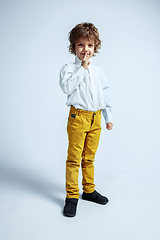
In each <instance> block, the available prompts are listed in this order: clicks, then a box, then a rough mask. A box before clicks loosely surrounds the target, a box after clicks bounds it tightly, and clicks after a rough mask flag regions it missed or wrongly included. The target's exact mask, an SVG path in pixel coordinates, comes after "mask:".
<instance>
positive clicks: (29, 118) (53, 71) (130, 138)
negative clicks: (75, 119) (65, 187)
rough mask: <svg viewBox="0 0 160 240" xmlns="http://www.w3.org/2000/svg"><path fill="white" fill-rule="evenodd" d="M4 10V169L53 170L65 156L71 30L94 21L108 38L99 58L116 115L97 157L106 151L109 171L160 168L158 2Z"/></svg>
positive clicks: (16, 4) (0, 81)
mask: <svg viewBox="0 0 160 240" xmlns="http://www.w3.org/2000/svg"><path fill="white" fill-rule="evenodd" d="M0 9H1V10H0V11H1V14H0V18H1V21H0V24H1V46H0V47H1V54H0V58H1V72H0V75H1V76H0V100H1V101H0V115H1V117H0V140H1V144H0V161H1V162H0V164H1V167H16V168H17V167H25V168H26V167H28V168H34V167H36V168H37V167H38V168H39V167H42V168H44V167H46V168H52V167H53V166H54V168H55V166H57V167H58V166H60V165H61V163H62V162H63V161H64V160H65V158H66V150H67V134H66V121H67V114H68V108H67V107H66V106H65V102H66V96H65V95H64V94H63V93H62V91H61V89H60V87H59V83H58V81H59V71H60V68H61V67H62V66H63V65H64V64H65V63H66V62H69V61H74V56H72V55H71V54H69V53H68V49H67V47H68V45H69V43H68V39H67V38H68V32H69V31H70V30H71V29H72V28H73V27H74V26H75V25H76V24H77V23H80V22H83V21H88V22H93V23H94V24H95V26H97V28H98V29H99V32H100V38H101V39H102V41H103V43H102V49H101V50H100V54H98V55H97V56H96V58H94V60H93V62H94V63H95V64H97V65H98V66H100V67H102V69H103V70H104V71H105V73H106V75H107V77H108V80H109V83H110V85H111V90H112V105H113V119H114V128H113V130H112V131H110V132H109V131H107V130H105V126H104V121H103V120H102V128H103V130H102V135H101V141H100V145H99V149H98V152H97V156H98V157H99V158H103V159H104V154H105V156H106V158H107V160H106V159H105V161H104V164H106V167H107V169H116V170H119V169H121V170H122V169H124V170H133V169H135V170H142V169H144V170H157V169H160V164H159V159H160V150H159V149H160V148H159V140H160V138H159V135H160V128H159V125H158V123H159V120H160V114H159V101H160V96H159V94H158V92H159V88H160V82H159V79H160V67H159V65H160V47H159V42H160V27H159V26H160V15H159V13H160V5H159V2H158V1H123V0H122V1H98V2H97V1H81V3H79V2H78V1H67V2H65V1H48V0H47V1H36V0H34V1H16V0H15V1H5V2H2V1H1V8H0ZM55 164H56V165H55ZM102 164H103V163H102ZM56 171H58V169H56Z"/></svg>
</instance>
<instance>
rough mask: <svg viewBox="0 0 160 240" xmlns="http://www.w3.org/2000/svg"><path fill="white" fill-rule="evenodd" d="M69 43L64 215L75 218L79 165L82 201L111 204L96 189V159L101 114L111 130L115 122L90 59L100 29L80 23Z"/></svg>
mask: <svg viewBox="0 0 160 240" xmlns="http://www.w3.org/2000/svg"><path fill="white" fill-rule="evenodd" d="M69 41H70V46H69V51H70V53H72V54H74V55H75V62H74V63H68V64H66V65H64V66H63V67H62V69H61V71H60V86H61V88H62V90H63V92H64V93H66V94H67V103H66V104H67V106H70V113H69V118H68V124H67V133H68V140H69V146H68V156H67V161H66V192H67V196H66V200H65V206H64V210H63V214H64V215H65V216H67V217H74V216H75V215H76V208H77V203H78V199H79V188H78V173H79V167H80V163H81V167H82V175H83V179H82V185H83V194H82V199H84V200H87V201H92V202H96V203H98V204H103V205H104V204H106V203H107V202H108V199H107V198H106V197H104V196H102V195H101V194H100V193H98V192H97V191H96V190H95V184H94V158H95V153H96V150H97V147H98V143H99V137H100V132H101V111H102V114H103V116H104V118H105V122H106V128H107V129H108V130H111V129H112V127H113V123H112V119H111V106H110V96H109V85H108V83H107V81H106V78H105V75H104V73H103V71H102V70H101V69H100V68H99V67H96V66H95V65H93V64H92V63H91V57H93V56H95V53H98V49H99V48H100V47H101V40H100V39H99V33H98V30H97V28H96V27H95V26H94V25H93V24H92V23H81V24H78V25H76V26H75V27H74V28H73V29H72V30H71V31H70V35H69ZM81 159H82V161H81Z"/></svg>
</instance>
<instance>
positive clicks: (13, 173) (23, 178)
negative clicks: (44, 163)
mask: <svg viewBox="0 0 160 240" xmlns="http://www.w3.org/2000/svg"><path fill="white" fill-rule="evenodd" d="M0 184H1V185H2V187H3V186H4V187H5V186H6V185H7V186H8V187H9V188H12V189H19V190H21V191H25V192H29V193H31V192H33V193H34V194H38V195H40V196H42V197H45V198H48V199H50V200H51V201H53V202H55V203H56V204H57V205H59V206H60V207H61V208H62V207H63V206H64V199H62V198H60V197H59V195H62V193H65V190H64V187H63V186H62V185H61V184H59V183H58V182H56V181H55V180H54V179H53V177H51V178H50V177H49V176H47V175H46V172H42V171H41V172H40V173H39V172H38V173H37V172H35V171H30V170H24V169H0Z"/></svg>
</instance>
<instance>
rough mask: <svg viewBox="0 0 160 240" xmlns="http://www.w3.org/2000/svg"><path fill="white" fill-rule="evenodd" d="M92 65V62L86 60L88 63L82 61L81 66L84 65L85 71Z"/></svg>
mask: <svg viewBox="0 0 160 240" xmlns="http://www.w3.org/2000/svg"><path fill="white" fill-rule="evenodd" d="M90 63H91V61H90V60H86V61H82V64H81V65H82V67H84V68H85V69H87V68H88V66H89V64H90Z"/></svg>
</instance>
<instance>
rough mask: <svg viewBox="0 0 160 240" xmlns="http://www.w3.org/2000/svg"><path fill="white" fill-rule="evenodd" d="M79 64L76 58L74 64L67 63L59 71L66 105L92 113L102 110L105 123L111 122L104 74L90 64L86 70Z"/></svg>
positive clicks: (108, 91)
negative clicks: (65, 95) (65, 96)
mask: <svg viewBox="0 0 160 240" xmlns="http://www.w3.org/2000/svg"><path fill="white" fill-rule="evenodd" d="M90 60H91V59H90ZM81 64H82V61H81V60H80V59H79V58H78V57H77V56H76V57H75V62H74V63H67V64H65V65H64V66H63V67H62V68H61V70H60V81H59V83H60V86H61V88H62V90H63V92H64V93H66V94H67V103H66V105H67V106H71V105H73V106H74V107H75V108H77V109H83V110H87V111H93V112H95V111H97V110H99V109H102V115H103V117H104V119H105V123H106V124H107V123H109V122H112V116H111V101H110V87H109V84H108V82H107V79H106V77H105V74H104V72H103V71H102V69H100V68H99V67H97V66H95V65H93V64H92V63H91V64H90V65H89V66H88V68H87V69H86V70H85V69H84V67H82V66H81Z"/></svg>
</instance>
